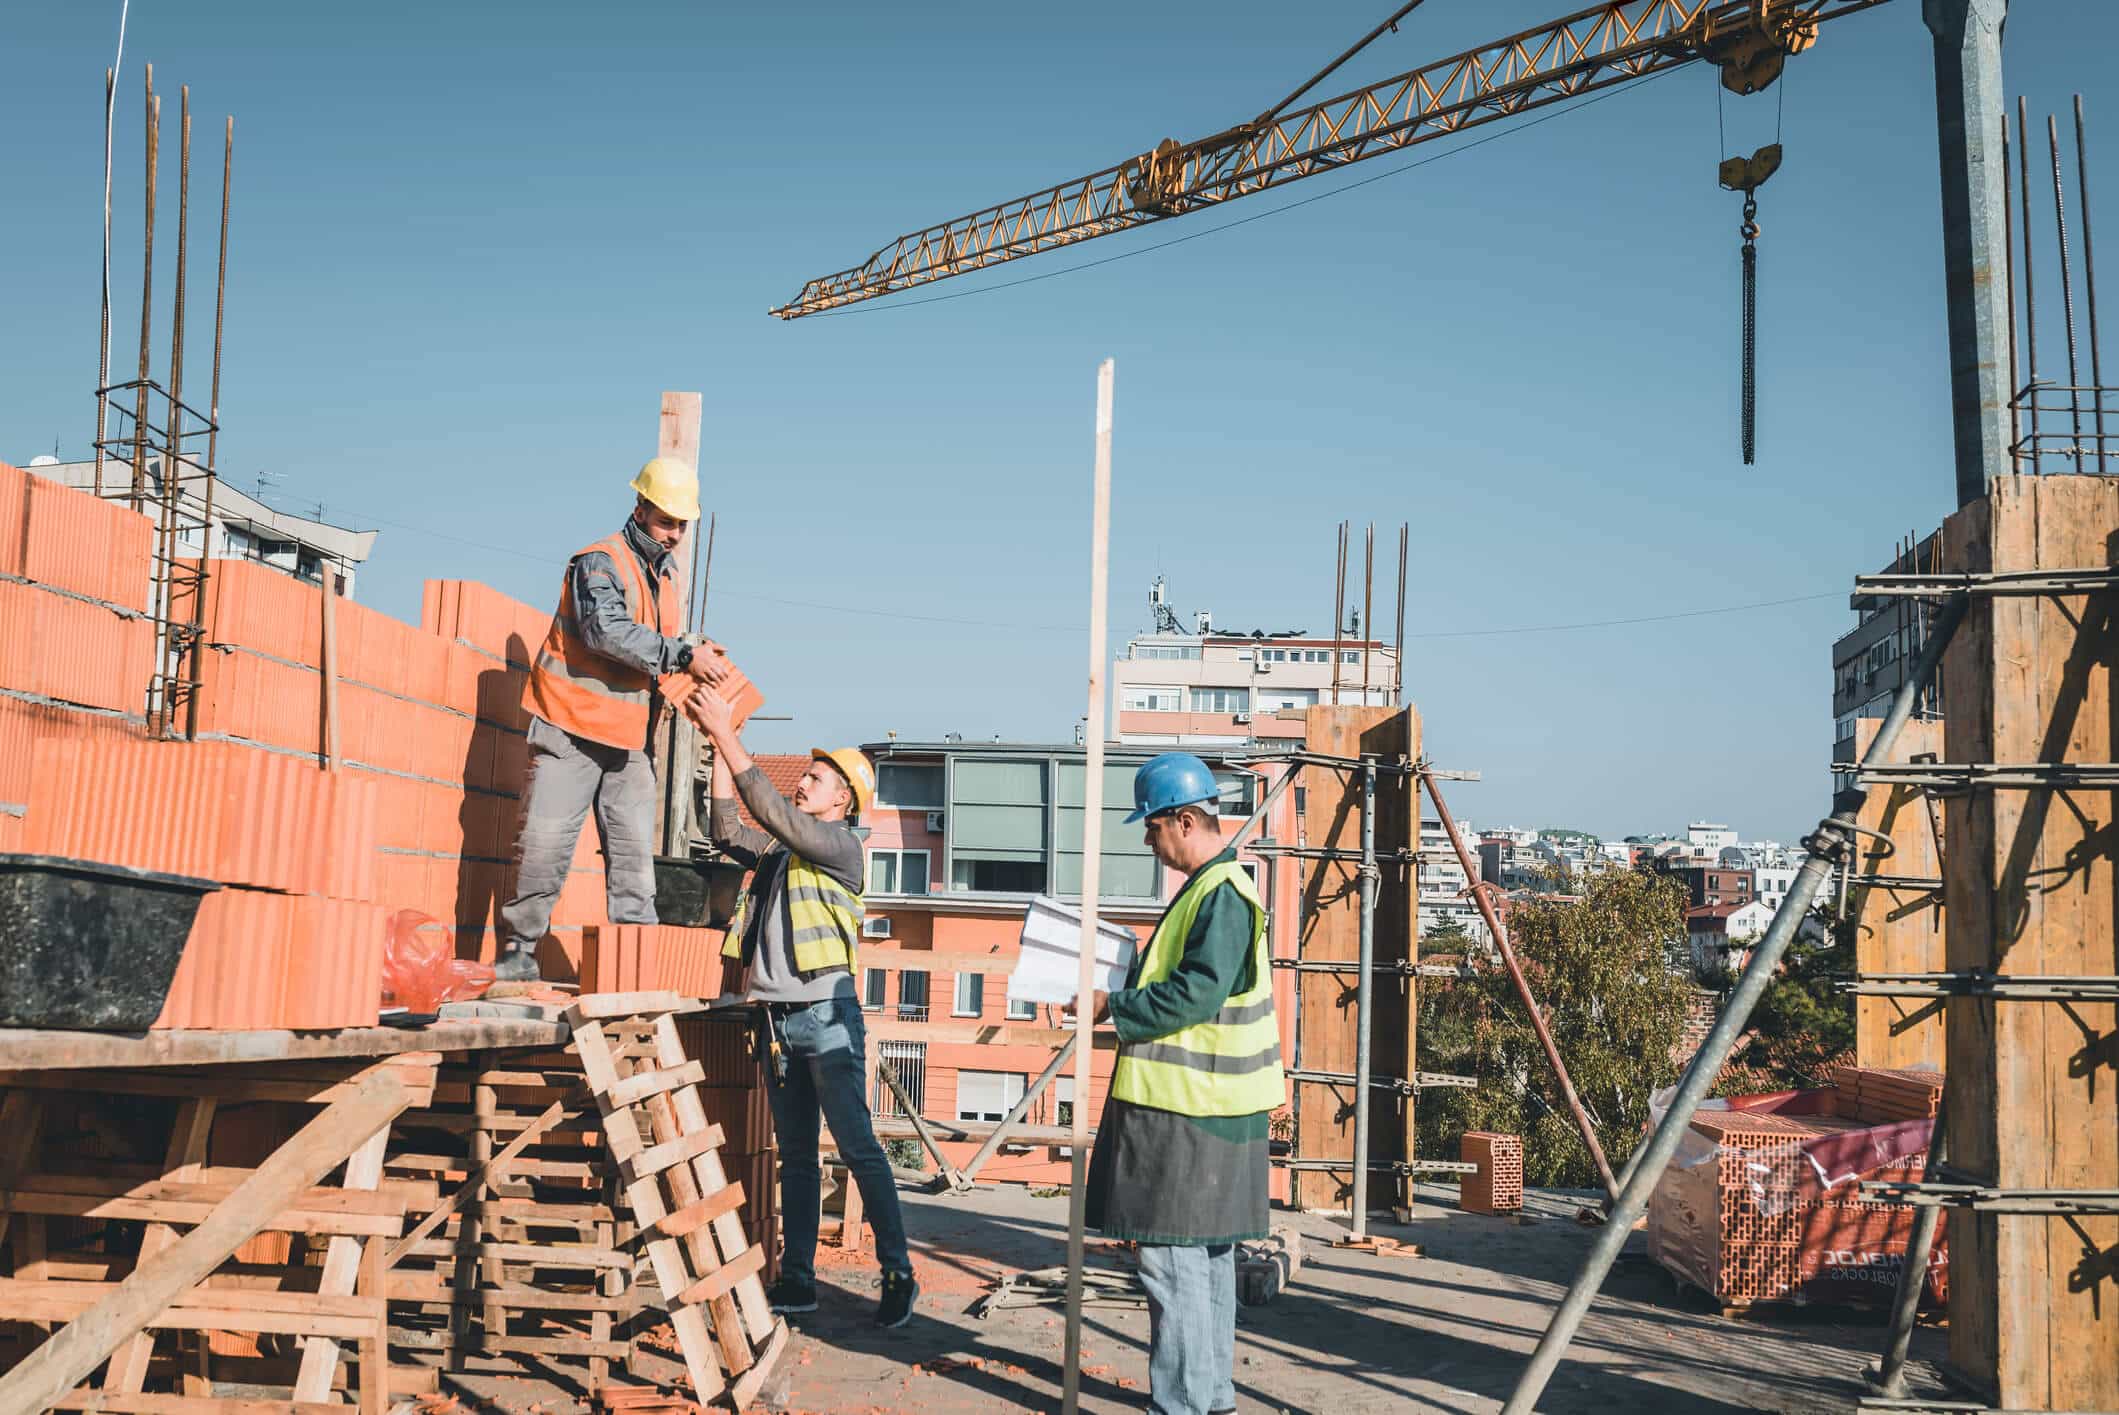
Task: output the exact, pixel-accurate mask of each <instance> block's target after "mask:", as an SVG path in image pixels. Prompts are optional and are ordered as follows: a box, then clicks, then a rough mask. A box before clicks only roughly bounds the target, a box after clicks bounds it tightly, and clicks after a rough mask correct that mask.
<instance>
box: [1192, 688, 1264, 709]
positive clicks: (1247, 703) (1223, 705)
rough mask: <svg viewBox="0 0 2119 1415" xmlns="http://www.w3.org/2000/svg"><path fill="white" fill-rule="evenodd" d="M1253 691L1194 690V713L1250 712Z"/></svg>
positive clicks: (1241, 689)
mask: <svg viewBox="0 0 2119 1415" xmlns="http://www.w3.org/2000/svg"><path fill="white" fill-rule="evenodd" d="M1250 710H1251V690H1250V689H1249V688H1194V689H1193V690H1192V711H1194V712H1249V711H1250Z"/></svg>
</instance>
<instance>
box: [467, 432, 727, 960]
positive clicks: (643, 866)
mask: <svg viewBox="0 0 2119 1415" xmlns="http://www.w3.org/2000/svg"><path fill="white" fill-rule="evenodd" d="M632 488H633V513H632V515H630V516H629V517H627V518H626V523H625V526H624V527H623V528H622V529H621V530H619V531H618V532H617V533H616V534H613V535H610V536H606V537H605V538H604V539H602V540H600V541H597V542H596V543H595V544H594V545H591V546H589V547H587V548H586V549H583V550H581V551H578V552H576V553H575V555H574V556H573V558H572V559H571V560H569V561H568V562H567V572H566V578H565V579H564V580H563V581H562V582H561V584H560V588H559V608H558V610H557V611H556V612H555V613H554V614H553V615H552V628H551V631H550V632H549V633H547V634H546V635H545V640H544V644H543V645H542V647H540V648H539V650H538V652H537V658H536V662H534V663H533V664H531V665H530V681H529V683H528V685H527V686H526V687H525V688H524V690H523V707H524V708H525V709H526V710H527V711H528V712H529V714H530V725H529V738H530V770H529V777H528V779H527V780H526V781H525V782H524V783H523V791H522V830H521V833H520V834H519V835H518V836H517V837H516V841H515V889H514V894H513V896H512V897H511V898H510V899H509V900H508V902H507V905H506V906H505V907H504V908H503V909H502V910H501V913H500V925H501V940H500V954H499V958H498V960H497V962H496V963H495V967H494V971H495V973H496V974H498V976H499V978H500V980H501V981H503V982H524V981H528V980H531V979H534V978H536V977H537V976H538V975H539V973H538V966H537V945H538V942H539V940H541V939H542V938H543V937H544V934H545V929H546V926H547V925H549V924H550V923H551V921H552V906H553V905H554V904H555V903H557V902H558V899H559V891H560V887H561V886H563V885H564V884H565V883H566V879H567V867H568V866H569V865H570V864H571V863H572V862H573V859H574V846H575V842H576V841H577V840H579V838H580V836H581V826H582V823H583V821H585V820H586V819H587V818H588V814H589V811H590V809H591V808H592V807H593V808H594V810H595V812H596V829H597V831H598V833H599V834H600V835H601V836H602V839H603V853H604V861H605V873H604V888H605V894H606V898H607V900H608V903H609V912H610V918H611V922H612V923H614V924H652V923H654V922H656V920H655V860H654V820H655V769H654V765H653V763H652V761H651V760H650V758H649V756H648V753H647V743H648V736H649V733H650V731H651V729H652V727H653V720H654V712H655V706H656V699H657V696H658V694H659V693H661V692H662V691H664V690H663V687H662V685H664V684H665V683H669V684H673V685H677V684H686V683H689V682H691V681H693V680H704V679H705V678H706V677H707V672H708V666H709V665H710V664H713V663H719V662H725V661H726V660H725V659H723V658H722V657H721V656H720V652H719V650H718V649H717V648H715V646H713V645H712V644H706V645H702V646H694V645H692V644H690V643H688V642H686V641H685V639H684V638H683V637H682V628H683V618H682V616H683V608H682V605H681V603H680V600H679V589H678V585H677V579H676V550H677V547H678V546H680V545H682V544H683V543H684V537H685V536H686V535H687V534H688V533H689V532H690V530H691V526H692V523H693V522H694V521H696V520H698V519H699V475H698V473H697V472H696V471H694V470H693V469H692V467H691V465H690V464H689V463H686V462H683V461H680V460H678V459H677V458H674V457H657V458H655V459H654V460H653V461H651V462H649V463H648V464H647V465H646V466H644V467H642V468H641V469H640V474H639V475H638V476H636V477H634V478H633V483H632Z"/></svg>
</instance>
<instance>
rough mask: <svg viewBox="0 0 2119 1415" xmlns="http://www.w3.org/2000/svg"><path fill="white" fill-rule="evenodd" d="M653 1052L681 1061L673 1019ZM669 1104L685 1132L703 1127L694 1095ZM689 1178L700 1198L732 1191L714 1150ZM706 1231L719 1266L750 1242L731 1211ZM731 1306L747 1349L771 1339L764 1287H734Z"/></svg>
mask: <svg viewBox="0 0 2119 1415" xmlns="http://www.w3.org/2000/svg"><path fill="white" fill-rule="evenodd" d="M655 1048H656V1055H657V1056H658V1057H659V1058H660V1059H661V1061H662V1063H663V1064H664V1065H671V1064H673V1063H675V1062H676V1061H678V1060H680V1059H682V1058H683V1056H684V1054H685V1052H684V1038H683V1037H681V1036H679V1035H678V1032H677V1023H676V1021H675V1019H673V1018H668V1017H665V1018H663V1019H661V1020H660V1021H659V1022H657V1023H656V1024H655ZM671 1103H672V1105H673V1107H674V1108H675V1111H676V1114H677V1119H678V1122H679V1123H680V1124H682V1125H683V1126H685V1127H686V1128H687V1129H693V1130H696V1129H700V1128H702V1127H704V1126H705V1124H706V1107H705V1105H704V1104H703V1103H702V1102H701V1101H700V1099H699V1093H698V1092H697V1091H695V1090H690V1089H686V1090H682V1091H679V1092H677V1093H676V1095H675V1096H673V1097H672V1098H671ZM692 1177H693V1179H694V1180H696V1181H697V1183H698V1186H699V1192H700V1193H701V1194H702V1195H706V1194H717V1193H719V1192H720V1191H722V1190H723V1189H727V1188H731V1187H733V1186H732V1185H731V1184H730V1183H729V1178H728V1171H727V1170H726V1169H724V1168H723V1167H722V1164H721V1152H720V1151H718V1150H708V1151H707V1152H706V1153H705V1154H703V1155H700V1156H698V1157H697V1158H695V1159H694V1160H693V1161H692ZM707 1227H708V1229H709V1231H710V1232H711V1233H712V1234H713V1236H714V1241H715V1242H716V1243H717V1244H719V1245H720V1249H721V1260H722V1261H723V1262H729V1261H732V1260H733V1259H735V1258H736V1257H738V1256H740V1255H741V1254H742V1252H743V1251H744V1250H745V1249H746V1248H748V1247H749V1246H750V1239H749V1237H748V1236H747V1235H746V1234H745V1233H744V1231H743V1219H742V1217H741V1215H740V1214H738V1213H737V1212H736V1211H735V1210H733V1209H731V1210H730V1211H729V1212H728V1213H725V1214H722V1215H720V1216H719V1217H718V1218H715V1219H713V1220H712V1221H711V1222H710V1223H709V1224H708V1225H707ZM735 1302H736V1310H737V1312H738V1314H739V1315H740V1317H741V1319H742V1328H743V1331H744V1333H745V1335H746V1336H748V1337H749V1339H750V1344H751V1346H752V1347H753V1348H756V1347H757V1346H759V1345H760V1344H762V1343H764V1342H765V1341H766V1340H768V1339H769V1338H770V1337H771V1336H772V1333H773V1330H774V1327H775V1323H774V1319H773V1310H772V1304H771V1303H770V1302H768V1301H766V1298H765V1284H764V1283H762V1282H755V1281H751V1282H741V1283H738V1284H737V1285H736V1291H735Z"/></svg>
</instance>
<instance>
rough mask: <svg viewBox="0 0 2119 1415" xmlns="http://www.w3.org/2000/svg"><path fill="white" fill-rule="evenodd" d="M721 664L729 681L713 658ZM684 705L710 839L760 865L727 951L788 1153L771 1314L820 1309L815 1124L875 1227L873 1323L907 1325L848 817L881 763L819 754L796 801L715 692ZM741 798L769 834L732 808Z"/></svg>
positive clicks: (869, 791)
mask: <svg viewBox="0 0 2119 1415" xmlns="http://www.w3.org/2000/svg"><path fill="white" fill-rule="evenodd" d="M715 672H716V677H717V678H718V677H720V676H722V670H721V668H720V666H719V665H718V664H717V665H716V669H715ZM686 711H687V712H688V713H689V714H690V715H691V718H692V721H694V722H695V723H697V724H698V725H699V727H700V730H702V731H703V732H705V733H706V735H707V736H708V737H709V738H710V739H712V741H713V744H714V770H713V786H712V789H711V793H710V794H711V808H710V810H709V812H708V822H709V823H708V827H707V829H708V833H709V834H710V835H712V837H713V839H714V843H715V844H716V845H718V846H720V847H721V849H722V850H724V851H726V852H727V853H728V854H729V855H730V856H731V857H732V858H733V859H734V860H735V861H736V862H737V863H738V864H741V865H745V866H748V867H749V868H750V869H751V871H752V874H751V878H750V884H749V886H748V887H747V888H746V889H745V890H744V893H743V897H742V899H741V900H740V901H739V902H738V904H737V907H736V915H735V918H734V919H733V920H732V921H731V922H730V924H729V928H728V940H727V942H726V943H725V944H724V945H723V947H722V957H723V958H724V959H726V960H727V966H728V969H729V977H730V978H731V980H732V981H733V978H734V974H735V970H736V969H737V968H738V967H740V968H742V969H744V970H745V979H744V983H745V985H744V989H743V995H744V997H745V998H746V999H747V1000H748V1001H750V1002H751V1003H754V1004H756V1005H757V1006H758V1008H759V1010H760V1012H761V1014H762V1031H763V1038H764V1042H765V1046H764V1051H765V1053H766V1058H767V1063H768V1064H767V1066H766V1073H765V1074H766V1097H767V1100H768V1101H769V1102H770V1104H771V1106H772V1113H773V1133H774V1135H775V1136H776V1137H777V1139H778V1142H779V1147H780V1196H781V1219H780V1224H781V1229H780V1234H781V1247H782V1252H781V1257H780V1279H779V1281H777V1282H775V1283H774V1284H773V1285H772V1287H771V1288H770V1289H769V1290H768V1291H767V1294H766V1295H767V1297H768V1298H769V1299H770V1300H771V1302H772V1307H773V1310H774V1311H776V1312H814V1311H815V1310H816V1309H817V1275H816V1274H817V1270H816V1257H817V1220H818V1206H819V1202H820V1197H821V1193H822V1179H823V1175H822V1171H821V1170H820V1168H819V1166H818V1164H817V1140H818V1121H819V1119H820V1118H821V1119H822V1120H823V1121H824V1122H825V1123H826V1124H829V1125H830V1126H831V1135H832V1139H833V1141H834V1142H835V1143H836V1144H837V1145H838V1147H839V1158H840V1159H841V1160H843V1161H844V1162H845V1164H846V1168H847V1170H848V1171H849V1172H850V1173H851V1174H852V1175H853V1181H854V1183H855V1184H857V1185H859V1186H860V1190H861V1201H862V1203H863V1204H865V1205H866V1206H867V1209H868V1222H869V1223H870V1224H871V1225H873V1226H874V1228H875V1235H876V1261H877V1263H878V1265H879V1266H880V1267H881V1268H882V1270H883V1284H882V1298H881V1301H880V1302H879V1304H878V1306H877V1309H876V1324H877V1325H878V1326H883V1327H900V1326H903V1325H905V1323H906V1322H908V1321H910V1320H911V1319H912V1307H913V1301H914V1299H915V1298H916V1297H918V1295H919V1288H918V1286H917V1285H916V1284H915V1283H914V1281H913V1275H912V1255H911V1253H910V1252H909V1251H908V1250H907V1248H906V1246H905V1218H904V1215H903V1213H902V1212H901V1211H900V1210H899V1207H898V1188H897V1180H896V1179H895V1178H894V1177H893V1176H892V1174H891V1172H890V1160H889V1158H888V1157H887V1156H886V1155H885V1154H884V1153H883V1147H882V1146H881V1145H880V1144H878V1143H877V1142H876V1132H875V1126H874V1123H873V1122H872V1121H871V1120H870V1118H869V1114H868V1096H867V1076H868V1066H867V1055H868V1035H867V1029H866V1028H865V1026H864V1025H863V1023H862V1020H861V1000H860V997H859V996H858V995H857V994H856V992H855V990H854V970H855V968H856V966H857V965H856V962H855V950H856V948H857V946H858V945H859V942H860V938H861V918H862V909H863V906H862V903H861V884H862V878H861V876H862V869H863V866H862V855H861V838H860V836H858V835H857V834H855V833H854V828H853V822H854V820H856V819H857V818H858V817H859V816H860V814H861V813H862V812H863V811H865V810H867V809H868V807H869V804H870V803H871V802H872V801H874V800H875V794H876V773H875V767H874V766H873V765H872V764H871V763H870V762H869V760H868V758H867V756H866V755H865V754H863V753H862V752H861V751H860V750H859V749H857V748H854V747H841V748H838V749H837V750H835V751H825V750H823V749H821V748H820V749H818V750H816V751H813V752H811V753H810V763H809V770H808V771H807V772H806V773H805V774H804V775H803V777H802V779H801V780H800V781H798V782H797V783H795V792H794V800H793V801H789V800H788V799H787V798H786V797H785V796H782V795H781V794H780V793H779V792H778V791H777V790H775V789H774V788H773V785H772V783H771V782H769V781H767V780H766V779H765V773H764V772H763V771H761V770H759V769H758V766H757V764H756V763H755V762H753V761H752V760H751V757H750V754H749V753H748V752H746V751H745V750H744V749H743V742H742V739H741V737H740V735H739V734H738V733H737V731H736V726H735V723H734V721H733V719H732V718H731V716H730V713H729V707H728V704H727V703H726V702H725V701H723V699H722V697H721V695H720V694H719V693H715V692H704V693H699V694H697V695H695V697H694V698H693V700H692V702H690V703H689V704H687V706H686ZM739 793H740V794H741V796H742V799H743V804H744V805H745V806H747V807H748V808H749V809H750V813H751V818H752V819H754V820H756V821H757V822H758V824H759V825H761V826H763V827H764V829H763V830H757V829H753V828H751V827H749V826H746V825H744V824H743V822H742V820H741V819H740V818H739V817H738V816H737V814H736V797H737V795H738V794H739Z"/></svg>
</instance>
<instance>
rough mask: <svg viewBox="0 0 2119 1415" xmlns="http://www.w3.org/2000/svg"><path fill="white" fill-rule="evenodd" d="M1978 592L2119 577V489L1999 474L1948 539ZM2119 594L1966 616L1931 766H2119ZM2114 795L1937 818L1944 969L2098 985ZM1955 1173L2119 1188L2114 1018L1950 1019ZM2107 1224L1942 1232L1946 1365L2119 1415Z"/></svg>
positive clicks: (1980, 1003)
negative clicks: (2005, 577) (2118, 662)
mask: <svg viewBox="0 0 2119 1415" xmlns="http://www.w3.org/2000/svg"><path fill="white" fill-rule="evenodd" d="M1942 535H1943V564H1944V565H1945V566H1946V567H1947V568H1949V569H1951V570H1964V571H1970V572H1974V573H1980V572H1987V571H1997V572H2005V571H2023V570H2032V569H2051V570H2058V569H2087V568H2099V567H2104V566H2109V565H2112V564H2114V563H2115V562H2119V483H2114V482H2113V481H2111V480H2110V479H2108V478H2104V477H2084V476H2049V477H2040V476H2006V477H1998V478H1995V479H1994V480H1993V482H1992V483H1991V484H1990V485H1989V487H1988V492H1987V495H1986V496H1985V497H1984V498H1982V499H1980V500H1976V501H1973V502H1972V503H1970V504H1969V505H1967V506H1965V507H1964V508H1963V509H1961V510H1959V511H1958V512H1956V513H1955V514H1953V515H1952V516H1951V517H1950V518H1949V519H1948V520H1947V521H1945V522H1944V523H1943V531H1942ZM2115 659H2119V595H2115V594H2113V593H2111V592H2104V593H2101V594H2097V595H2089V596H2084V595H2051V596H2036V597H2034V596H2029V595H1996V596H1983V597H1978V598H1975V599H1974V600H1973V601H1972V607H1971V610H1970V613H1969V614H1968V615H1967V616H1966V618H1965V621H1964V624H1963V626H1962V627H1961V628H1960V629H1959V630H1958V631H1957V636H1956V638H1955V639H1954V640H1953V641H1952V643H1951V645H1950V650H1949V653H1948V654H1947V655H1946V656H1945V658H1944V659H1943V669H1942V701H1943V704H1944V711H1945V720H1944V724H1943V740H1944V743H1945V745H1946V748H1947V750H1946V751H1945V753H1944V756H1945V759H1946V760H1948V761H1951V762H2006V763H2023V762H2038V761H2045V762H2111V761H2113V760H2115V759H2119V750H2115V748H2119V742H2115V740H2114V737H2115V730H2114V708H2115V698H2114V695H2113V692H2112V681H2111V680H2112V667H2113V663H2114V661H2115ZM2112 800H2113V797H2112V794H2111V793H2110V792H2106V791H2080V790H2069V791H2054V790H2031V791H2025V790H1989V789H1981V790H1978V791H1976V792H1972V793H1968V794H1953V795H1950V796H1948V797H1947V798H1946V799H1945V803H1944V831H1943V840H1944V844H1945V852H1944V871H1943V873H1944V880H1945V898H1946V914H1945V920H1944V932H1945V939H1946V950H1947V956H1948V960H1949V967H1950V968H1951V969H1952V970H1953V971H1954V970H1964V969H1972V968H1983V969H1988V970H1991V971H1993V972H1995V973H1998V974H2001V975H2003V976H2008V975H2024V976H2036V975H2043V976H2049V977H2085V976H2110V975H2112V974H2114V973H2119V951H2115V946H2114V941H2113V919H2114V912H2115V906H2119V900H2115V897H2114V890H2113V846H2112ZM1947 1009H1948V1010H1947V1017H1946V1020H1945V1024H1944V1026H1945V1037H1946V1046H1947V1057H1948V1067H1947V1075H1948V1082H1947V1085H1946V1086H1945V1088H1944V1104H1945V1105H1946V1106H1947V1108H1948V1115H1947V1119H1946V1128H1947V1130H1948V1134H1949V1140H1948V1151H1947V1158H1948V1161H1949V1165H1950V1168H1951V1169H1952V1170H1954V1171H1957V1172H1959V1173H1962V1174H1965V1175H1968V1176H1970V1177H1971V1179H1972V1180H1973V1181H1974V1182H1978V1183H1983V1184H1990V1185H1994V1186H1997V1187H2002V1188H2060V1189H2113V1188H2119V1085H2115V1084H2114V1076H2113V1069H2112V1047H2113V1045H2114V1042H2113V1036H2114V1031H2115V1027H2119V1008H2115V1007H2114V1005H2113V1004H2112V1003H2109V1002H2069V1003H2066V1004H2059V1003H2038V1002H2020V1001H1996V1000H1994V999H1991V998H1981V997H1959V998H1952V999H1951V1000H1950V1001H1949V1003H1948V1004H1947ZM2115 1248H2119V1216H2114V1215H2101V1214H2093V1215H2084V1216H2080V1217H2070V1218H2060V1217H2045V1216H2039V1215H2029V1216H2021V1215H1996V1214H1992V1213H1982V1212H1976V1211H1972V1210H1967V1209H1956V1210H1954V1211H1953V1212H1952V1213H1951V1214H1950V1364H1951V1366H1952V1367H1954V1368H1955V1370H1956V1372H1957V1374H1958V1375H1960V1376H1962V1377H1963V1378H1965V1379H1966V1380H1967V1381H1969V1382H1970V1383H1971V1384H1972V1385H1973V1386H1974V1388H1975V1389H1979V1390H1981V1391H1983V1392H1984V1394H1985V1395H1986V1397H1987V1399H1988V1401H1989V1402H1991V1403H1993V1404H1995V1405H1999V1406H2004V1407H2008V1408H2011V1409H2019V1410H2111V1409H2119V1360H2115V1359H2114V1358H2113V1353H2114V1352H2119V1296H2115V1293H2114V1288H2113V1278H2112V1273H2111V1268H2110V1263H2111V1254H2112V1252H2113V1250H2114V1249H2115Z"/></svg>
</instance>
